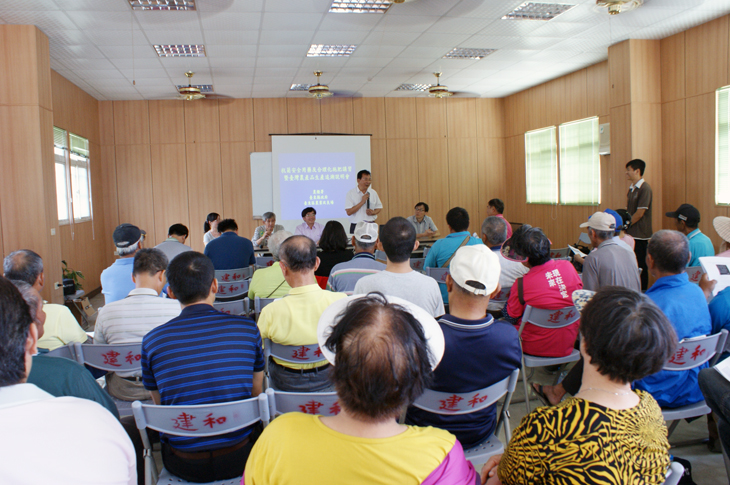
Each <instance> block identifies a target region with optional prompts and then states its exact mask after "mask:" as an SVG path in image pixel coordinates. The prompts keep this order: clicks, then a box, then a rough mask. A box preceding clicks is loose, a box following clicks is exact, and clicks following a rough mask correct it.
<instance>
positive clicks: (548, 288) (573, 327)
mask: <svg viewBox="0 0 730 485" xmlns="http://www.w3.org/2000/svg"><path fill="white" fill-rule="evenodd" d="M518 283H519V282H517V281H515V284H514V285H513V286H512V290H510V294H509V300H508V301H507V305H506V306H505V308H504V309H503V310H502V311H503V313H504V312H506V316H508V317H510V319H511V320H512V321H514V323H515V326H516V327H517V328H519V323H520V320H521V318H522V314H523V313H524V312H525V305H530V306H532V307H534V308H546V309H548V310H557V309H559V308H565V307H569V306H572V305H573V299H572V296H571V295H572V294H573V292H574V291H575V290H580V289H582V288H583V283H581V280H580V278H579V277H578V273H576V271H575V268H573V265H572V264H570V262H569V261H562V260H555V259H551V260H550V261H548V262H547V263H545V264H541V265H540V266H534V267H532V268H530V271H529V272H528V273H527V274H526V275H525V276H523V277H522V294H523V298H524V300H525V305H522V304H521V303H520V300H519V294H518V293H519V291H518ZM578 325H579V321H576V322H575V323H572V324H570V325H568V326H566V327H562V328H542V327H538V326H536V325H533V324H531V323H526V324H525V328H524V329H522V351H523V352H524V353H526V354H529V355H537V356H540V357H563V356H566V355H568V354H570V352H571V351H572V350H573V346H574V344H575V339H576V337H577V336H578Z"/></svg>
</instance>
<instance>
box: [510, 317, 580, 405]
mask: <svg viewBox="0 0 730 485" xmlns="http://www.w3.org/2000/svg"><path fill="white" fill-rule="evenodd" d="M579 319H580V312H579V311H578V309H577V308H575V307H574V306H572V305H571V306H568V307H565V308H558V309H556V310H547V309H544V308H535V307H533V306H530V305H527V306H526V307H525V313H524V314H523V315H522V323H521V324H520V331H519V336H520V342H522V330H524V328H525V324H527V323H531V324H532V325H536V326H538V327H542V328H552V329H559V328H563V327H567V326H568V325H572V324H573V323H575V322H577V321H578V320H579ZM578 360H580V352H579V351H577V350H576V349H572V350H571V352H570V354H568V355H566V356H564V357H538V356H535V355H527V354H525V353H524V352H523V353H522V383H523V384H524V385H525V406H526V407H527V413H528V414H529V413H530V386H529V384H530V380H529V379H528V378H527V368H528V367H545V366H548V365H560V366H561V367H560V369H558V372H557V373H556V376H555V384H557V383H558V382H557V381H558V379H560V372H561V371H562V370H563V367H564V366H565V364H568V363H569V362H577V361H578Z"/></svg>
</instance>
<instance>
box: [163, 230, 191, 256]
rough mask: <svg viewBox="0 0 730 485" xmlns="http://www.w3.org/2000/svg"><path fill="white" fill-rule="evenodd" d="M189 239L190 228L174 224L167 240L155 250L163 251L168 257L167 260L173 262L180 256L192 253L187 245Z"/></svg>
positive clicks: (168, 231) (168, 232)
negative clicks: (188, 252) (186, 252)
mask: <svg viewBox="0 0 730 485" xmlns="http://www.w3.org/2000/svg"><path fill="white" fill-rule="evenodd" d="M187 238H188V228H187V227H185V226H184V225H183V224H173V225H171V226H170V229H168V230H167V239H165V240H164V241H162V242H161V243H160V244H158V245H157V246H155V249H159V250H160V251H162V252H163V253H164V254H165V256H167V260H168V261H172V260H173V258H174V257H175V256H177V255H178V254H180V253H184V252H185V251H192V248H191V247H190V246H186V245H185V240H186V239H187Z"/></svg>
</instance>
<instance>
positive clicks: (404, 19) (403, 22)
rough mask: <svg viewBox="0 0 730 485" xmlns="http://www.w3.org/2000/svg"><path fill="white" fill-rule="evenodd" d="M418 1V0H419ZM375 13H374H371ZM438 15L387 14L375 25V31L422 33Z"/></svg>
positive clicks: (433, 22)
mask: <svg viewBox="0 0 730 485" xmlns="http://www.w3.org/2000/svg"><path fill="white" fill-rule="evenodd" d="M419 1H420V0H419ZM371 15H375V14H371ZM438 19H439V17H427V16H424V15H409V16H394V17H391V16H389V15H388V14H386V15H385V18H384V19H383V20H382V21H381V22H380V23H379V24H378V25H377V26H375V29H374V30H375V31H376V32H378V31H381V30H384V31H388V32H418V33H422V32H424V31H426V29H428V28H429V27H431V26H432V25H433V24H435V23H436V21H437V20H438Z"/></svg>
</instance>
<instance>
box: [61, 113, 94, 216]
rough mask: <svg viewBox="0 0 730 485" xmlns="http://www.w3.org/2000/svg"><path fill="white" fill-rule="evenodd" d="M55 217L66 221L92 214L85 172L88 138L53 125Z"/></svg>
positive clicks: (88, 184) (88, 181)
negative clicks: (56, 207)
mask: <svg viewBox="0 0 730 485" xmlns="http://www.w3.org/2000/svg"><path fill="white" fill-rule="evenodd" d="M53 153H54V159H55V169H56V202H57V206H58V221H59V222H60V223H61V224H68V223H70V222H72V221H71V214H73V222H84V221H90V220H91V217H92V207H91V187H90V180H89V178H90V173H89V169H90V166H89V141H88V140H87V139H85V138H82V137H80V136H77V135H74V134H72V133H68V132H67V131H65V130H62V129H60V128H57V127H55V126H54V127H53Z"/></svg>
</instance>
